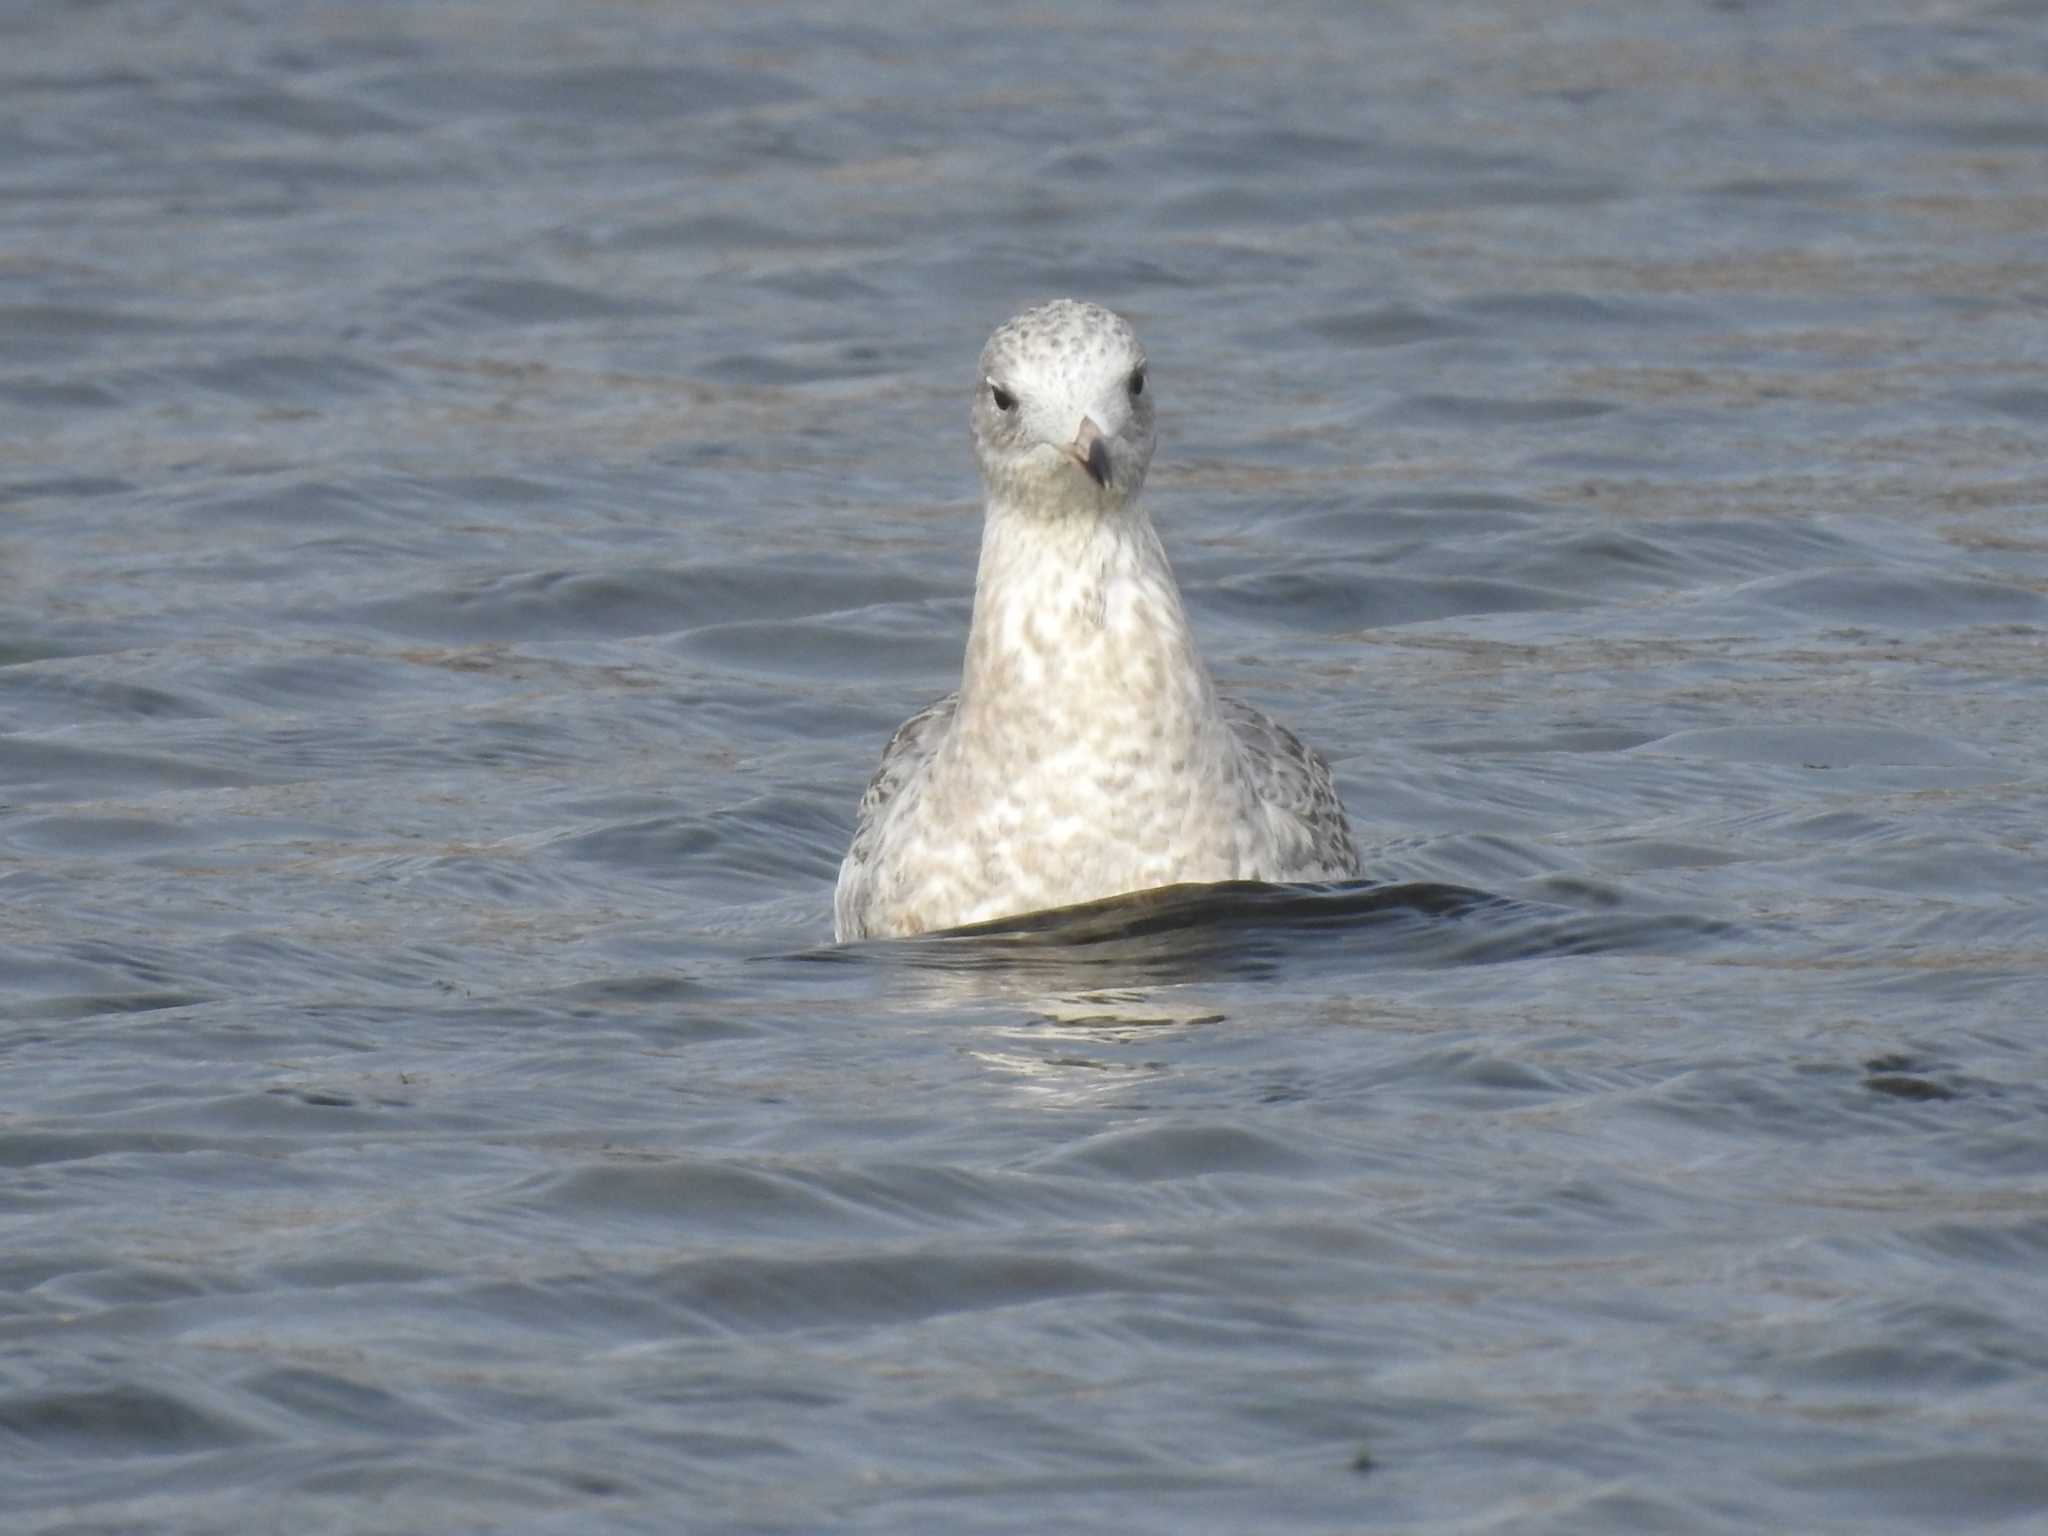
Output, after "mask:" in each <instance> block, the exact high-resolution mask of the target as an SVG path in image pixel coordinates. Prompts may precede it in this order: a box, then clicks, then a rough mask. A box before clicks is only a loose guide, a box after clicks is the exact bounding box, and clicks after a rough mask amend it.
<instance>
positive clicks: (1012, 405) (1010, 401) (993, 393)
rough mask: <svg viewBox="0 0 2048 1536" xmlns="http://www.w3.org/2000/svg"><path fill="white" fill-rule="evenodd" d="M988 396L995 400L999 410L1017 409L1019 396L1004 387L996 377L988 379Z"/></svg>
mask: <svg viewBox="0 0 2048 1536" xmlns="http://www.w3.org/2000/svg"><path fill="white" fill-rule="evenodd" d="M988 397H989V399H991V400H993V401H995V403H996V409H997V410H999V411H1014V410H1015V409H1017V397H1016V396H1015V395H1013V394H1011V393H1010V392H1009V391H1008V390H1007V389H1005V388H1003V386H1002V385H1000V384H998V383H997V382H996V381H995V380H994V379H990V380H989V381H988Z"/></svg>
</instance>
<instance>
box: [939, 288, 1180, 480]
mask: <svg viewBox="0 0 2048 1536" xmlns="http://www.w3.org/2000/svg"><path fill="white" fill-rule="evenodd" d="M1150 382H1151V381H1150V379H1149V377H1148V374H1147V370H1146V366H1145V349H1144V348H1143V347H1142V346H1140V345H1139V344H1138V333H1137V332H1136V331H1134V330H1132V329H1131V323H1130V322H1129V321H1128V320H1126V319H1124V318H1123V316H1121V315H1118V314H1113V313H1112V312H1110V311H1109V310H1106V309H1104V308H1102V306H1101V305H1099V304H1085V303H1083V302H1081V301H1080V300H1078V299H1055V300H1053V301H1052V302H1051V303H1050V304H1040V305H1038V306H1037V307H1035V308H1032V309H1027V310H1025V311H1024V312H1023V313H1022V314H1019V315H1016V316H1013V317H1012V318H1011V319H1009V320H1006V321H1004V322H1003V324H1002V325H1000V326H998V327H997V328H996V332H995V334H994V335H993V336H991V337H989V339H988V345H987V346H985V347H983V348H982V349H981V377H980V379H979V380H978V381H977V383H976V386H975V396H974V413H973V424H974V456H975V458H976V459H977V460H979V461H980V464H981V477H982V479H983V480H984V481H985V482H986V483H987V485H988V491H989V499H990V501H991V502H997V503H1001V504H1002V505H1004V506H1006V507H1010V508H1013V509H1016V510H1019V511H1027V512H1036V513H1043V514H1045V515H1047V516H1058V515H1064V514H1072V513H1083V512H1095V513H1102V512H1111V511H1115V510H1117V509H1119V508H1121V507H1123V506H1124V505H1126V504H1127V503H1128V502H1129V501H1130V500H1131V498H1132V497H1134V496H1136V495H1137V494H1138V489H1139V487H1140V486H1142V485H1143V484H1144V483H1145V469H1146V467H1147V466H1148V465H1149V464H1150V463H1151V462H1152V391H1151V387H1150Z"/></svg>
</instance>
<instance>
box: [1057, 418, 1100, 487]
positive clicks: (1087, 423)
mask: <svg viewBox="0 0 2048 1536" xmlns="http://www.w3.org/2000/svg"><path fill="white" fill-rule="evenodd" d="M1067 457H1068V458H1070V459H1072V460H1073V461H1074V462H1075V463H1076V464H1078V465H1080V466H1081V467H1082V468H1083V469H1085V470H1086V471H1087V472H1088V478H1089V479H1090V480H1093V481H1094V482H1095V483H1096V484H1097V485H1099V486H1103V487H1105V488H1106V487H1107V486H1108V485H1109V445H1108V444H1107V443H1105V442H1104V441H1103V440H1102V428H1100V427H1098V426H1097V425H1095V421H1094V418H1093V417H1089V416H1083V417H1082V418H1081V429H1080V430H1079V431H1078V432H1076V433H1075V434H1074V440H1073V442H1071V443H1069V444H1068V445H1067Z"/></svg>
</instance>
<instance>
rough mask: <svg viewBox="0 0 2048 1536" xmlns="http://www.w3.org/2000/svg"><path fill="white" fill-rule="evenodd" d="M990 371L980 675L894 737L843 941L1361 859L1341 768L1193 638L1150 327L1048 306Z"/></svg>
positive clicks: (840, 898) (982, 449)
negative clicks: (1168, 507)
mask: <svg viewBox="0 0 2048 1536" xmlns="http://www.w3.org/2000/svg"><path fill="white" fill-rule="evenodd" d="M981 373H982V377H981V381H980V384H979V386H978V388H977V391H976V397H975V404H974V408H973V426H974V442H975V452H976V457H977V458H978V460H979V461H980V464H981V470H982V478H983V481H984V483H985V484H986V486H987V488H988V507H987V516H986V522H985V525H984V530H983V535H982V550H981V562H980V569H979V573H978V575H977V577H976V582H975V601H974V618H973V622H972V624H971V626H970V629H969V633H968V640H967V651H966V658H965V662H964V665H963V667H962V673H961V686H960V691H959V692H958V693H957V694H953V695H949V696H948V697H947V698H944V699H941V700H939V701H938V702H936V703H935V704H932V705H931V706H929V707H927V708H926V709H925V710H923V711H921V712H920V713H919V714H917V715H915V716H913V717H912V718H911V719H910V720H909V721H907V722H906V723H905V724H904V725H903V727H902V728H901V729H900V730H898V731H897V733H896V735H895V736H894V737H893V738H892V739H891V741H890V743H889V746H888V748H887V749H886V750H885V751H884V753H883V757H882V765H881V768H880V769H879V770H878V771H877V773H876V774H875V776H874V779H873V781H872V782H871V783H870V784H869V786H868V790H867V794H866V795H865V796H864V797H863V799H862V801H861V807H860V814H859V818H858V822H857V825H856V828H855V832H854V837H853V844H852V847H851V848H850V849H849V850H848V852H847V855H846V860H845V862H844V864H843V865H842V866H841V868H840V876H839V885H838V890H837V892H836V895H835V900H834V913H835V928H836V931H837V933H838V936H839V937H840V938H841V939H851V938H865V937H872V936H878V935H892V934H913V933H922V932H927V931H930V930H933V929H938V928H951V927H957V926H960V925H963V924H966V923H973V922H980V921H984V920H987V919H991V918H998V917H1005V916H1011V915H1015V914H1017V913H1022V912H1028V911H1034V910H1038V909H1040V908H1044V907H1052V906H1065V905H1069V904H1071V903H1074V902H1080V901H1089V900H1094V899H1097V898H1099V897H1104V896H1113V895H1117V894H1120V893H1122V892H1126V891H1135V890H1142V889H1147V888H1149V887H1152V886H1159V885H1170V884H1180V883H1185V882H1210V881H1223V880H1268V881H1288V880H1332V879H1343V878H1347V877H1350V876H1353V875H1355V874H1356V873H1357V872H1358V856H1357V852H1356V850H1355V848H1354V847H1353V845H1352V842H1351V834H1350V829H1349V827H1348V826H1347V825H1346V823H1345V819H1344V809H1343V806H1342V804H1341V803H1340V802H1339V800H1338V798H1337V792H1336V786H1335V783H1334V781H1333V780H1332V777H1331V774H1330V769H1329V765H1328V764H1327V763H1325V762H1324V761H1323V759H1322V758H1321V757H1319V756H1317V755H1316V754H1315V753H1314V752H1313V751H1311V750H1310V749H1309V748H1308V747H1306V746H1304V745H1303V744H1302V742H1301V741H1300V739H1299V738H1297V737H1296V736H1295V735H1294V734H1293V733H1292V732H1290V731H1288V730H1286V729H1285V728H1283V727H1282V726H1280V725H1278V724H1276V723H1275V722H1274V721H1273V720H1272V719H1270V718H1269V717H1268V716H1266V715H1265V714H1263V713H1261V712H1260V711H1258V710H1256V709H1253V708H1252V707H1251V706H1250V705H1247V704H1244V703H1242V702H1240V701H1237V700H1232V699H1225V698H1222V697H1221V696H1220V695H1218V694H1217V692H1216V690H1215V686H1214V684H1213V683H1212V682H1211V680H1210V677H1209V672H1208V668H1207V667H1206V666H1204V665H1203V663H1202V659H1201V655H1200V653H1199V651H1198V650H1197V648H1196V646H1195V641H1194V634H1193V630H1192V627H1191V625H1190V624H1189V622H1188V616H1187V612H1186V609H1185V606H1184V604H1183V603H1182V601H1181V596H1180V590H1179V587H1178V586H1177V585H1176V583H1175V582H1174V579H1173V571H1172V567H1171V565H1170V564H1169V563H1168V561H1167V557H1166V551H1165V549H1164V547H1163V546H1162V545H1161V544H1160V542H1159V536H1158V534H1157V532H1156V531H1155V530H1154V529H1153V527H1152V524H1151V521H1150V520H1149V519H1148V518H1147V517H1146V516H1145V513H1144V511H1143V510H1142V508H1141V507H1140V506H1139V504H1138V502H1137V493H1138V491H1139V488H1140V487H1141V486H1142V485H1143V483H1144V478H1145V471H1146V469H1147V467H1148V466H1149V464H1150V461H1151V455H1152V443H1153V432H1152V402H1151V395H1150V393H1149V391H1148V389H1147V387H1146V386H1147V376H1146V361H1145V354H1144V352H1143V350H1142V349H1141V348H1140V347H1139V345H1138V341H1137V336H1136V333H1135V332H1134V331H1133V330H1132V329H1131V327H1130V325H1129V323H1128V322H1126V321H1124V320H1123V319H1122V318H1120V317H1119V316H1116V315H1113V314H1111V313H1110V312H1109V311H1107V310H1104V309H1100V308H1097V307H1096V306H1094V305H1089V304H1079V303H1075V302H1073V301H1068V300H1063V301H1060V302H1057V303H1054V304H1049V305H1044V306H1041V307H1039V308H1038V309H1034V310H1029V311H1026V312H1025V313H1024V314H1023V315H1021V316H1019V317H1017V318H1016V319H1014V320H1012V321H1010V322H1009V323H1008V324H1006V325H1004V326H1003V327H1001V328H1000V329H998V330H997V331H996V333H995V334H994V335H993V336H992V337H991V338H990V339H989V343H988V346H987V347H986V348H984V350H983V352H982V356H981Z"/></svg>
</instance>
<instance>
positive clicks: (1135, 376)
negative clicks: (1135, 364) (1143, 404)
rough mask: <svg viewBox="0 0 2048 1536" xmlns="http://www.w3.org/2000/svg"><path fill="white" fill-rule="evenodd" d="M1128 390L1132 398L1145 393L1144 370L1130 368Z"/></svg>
mask: <svg viewBox="0 0 2048 1536" xmlns="http://www.w3.org/2000/svg"><path fill="white" fill-rule="evenodd" d="M1130 391H1131V398H1132V399H1133V400H1135V399H1137V398H1138V396H1140V395H1142V394H1143V393H1145V370H1144V369H1143V368H1133V369H1132V370H1131V383H1130Z"/></svg>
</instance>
